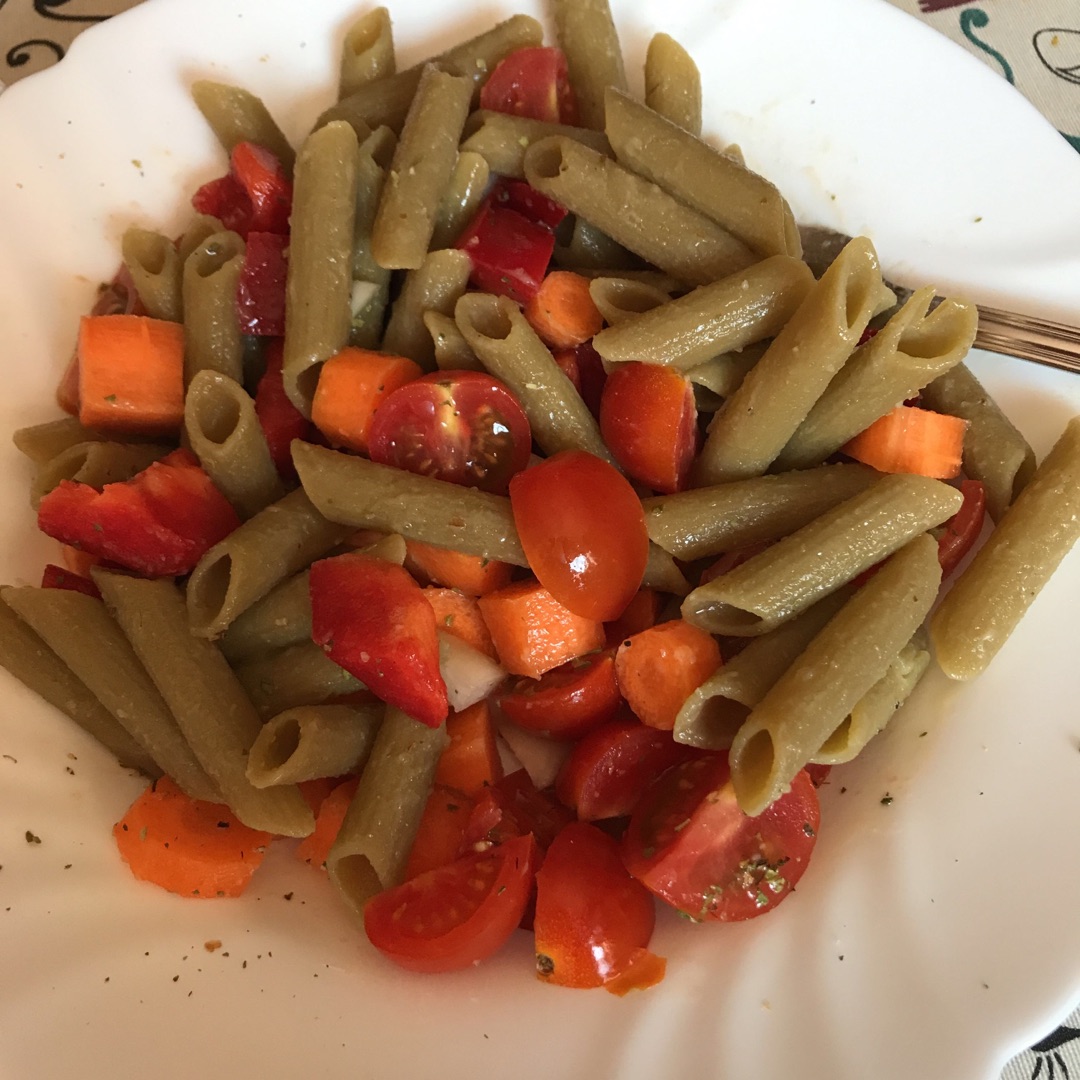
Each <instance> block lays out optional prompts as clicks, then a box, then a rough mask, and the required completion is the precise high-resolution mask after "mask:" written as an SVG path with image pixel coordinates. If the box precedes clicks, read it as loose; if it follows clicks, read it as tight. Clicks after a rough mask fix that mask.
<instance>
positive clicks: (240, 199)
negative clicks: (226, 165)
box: [191, 173, 252, 236]
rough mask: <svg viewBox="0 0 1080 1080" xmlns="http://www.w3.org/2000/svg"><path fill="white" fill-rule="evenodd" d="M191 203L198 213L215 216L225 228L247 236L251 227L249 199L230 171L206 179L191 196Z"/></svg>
mask: <svg viewBox="0 0 1080 1080" xmlns="http://www.w3.org/2000/svg"><path fill="white" fill-rule="evenodd" d="M191 205H192V206H193V207H194V208H195V210H196V211H197V212H198V213H200V214H209V215H210V216H211V217H216V218H217V219H218V220H219V221H220V222H221V224H222V225H224V226H225V228H226V229H230V230H231V231H232V232H235V233H239V234H240V235H241V236H247V234H248V230H249V229H250V228H251V215H252V209H251V199H249V198H248V194H247V192H246V191H245V190H244V187H243V185H242V184H241V183H240V181H239V180H237V179H236V177H235V176H233V175H232V173H226V175H225V176H219V177H218V178H217V179H216V180H208V181H207V182H206V183H205V184H203V186H202V187H201V188H199V190H198V191H196V192H195V194H194V195H192V197H191Z"/></svg>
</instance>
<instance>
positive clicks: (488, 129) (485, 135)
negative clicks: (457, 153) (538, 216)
mask: <svg viewBox="0 0 1080 1080" xmlns="http://www.w3.org/2000/svg"><path fill="white" fill-rule="evenodd" d="M462 134H463V136H464V138H463V141H462V144H461V150H462V153H475V154H479V155H480V156H481V157H482V158H483V159H484V160H485V161H486V162H487V163H488V167H489V168H490V170H491V172H493V173H497V174H498V175H499V176H510V177H513V178H514V179H516V180H524V179H525V151H526V150H528V149H529V147H530V146H532V144H533V143H537V142H539V141H540V140H541V139H546V138H549V137H550V136H552V135H562V136H565V137H566V138H568V139H574V140H575V141H576V142H579V143H582V144H583V145H584V146H588V147H591V148H592V149H593V150H595V151H596V152H597V153H598V154H603V155H604V156H605V157H611V146H610V144H609V143H608V141H607V136H606V135H605V134H604V133H603V132H602V131H592V130H590V129H589V128H580V127H572V126H570V125H568V124H552V123H548V122H547V121H544V120H533V119H532V118H531V117H528V116H512V115H511V114H510V113H501V112H492V111H490V110H488V109H478V110H477V111H476V112H474V113H472V114H471V115H470V116H469V119H468V120H467V121H466V122H465V129H464V131H463V133H462Z"/></svg>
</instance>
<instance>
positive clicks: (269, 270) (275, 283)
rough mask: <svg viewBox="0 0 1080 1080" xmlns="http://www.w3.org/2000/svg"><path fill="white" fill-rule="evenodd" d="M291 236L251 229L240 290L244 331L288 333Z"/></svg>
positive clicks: (267, 334)
mask: <svg viewBox="0 0 1080 1080" xmlns="http://www.w3.org/2000/svg"><path fill="white" fill-rule="evenodd" d="M288 245H289V238H288V237H287V236H282V235H281V234H280V233H270V232H254V231H252V232H249V233H248V238H247V249H246V251H245V253H244V269H243V270H242V271H241V273H240V281H239V283H238V285H237V289H236V310H237V316H238V318H239V320H240V330H241V332H242V333H245V334H258V335H260V336H264V337H280V336H281V335H282V334H284V333H285V271H286V261H285V249H286V248H287V247H288Z"/></svg>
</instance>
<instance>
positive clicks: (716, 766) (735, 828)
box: [622, 753, 820, 922]
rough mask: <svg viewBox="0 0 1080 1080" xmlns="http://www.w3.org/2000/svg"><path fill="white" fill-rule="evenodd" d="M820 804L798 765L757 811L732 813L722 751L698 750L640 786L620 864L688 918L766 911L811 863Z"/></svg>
mask: <svg viewBox="0 0 1080 1080" xmlns="http://www.w3.org/2000/svg"><path fill="white" fill-rule="evenodd" d="M819 820H820V810H819V807H818V799H817V792H816V791H815V789H814V785H813V783H812V782H811V780H810V778H809V776H807V774H806V772H805V770H804V771H802V772H800V773H799V774H798V775H797V776H796V777H795V779H794V780H793V781H792V785H791V789H790V790H789V791H788V792H787V793H786V794H785V795H782V796H781V797H780V798H779V799H777V800H776V802H774V803H773V804H772V805H771V806H769V807H768V809H766V810H765V811H764V812H763V813H761V814H759V815H758V816H757V817H748V816H747V815H746V814H744V813H743V811H742V810H740V809H739V805H738V803H737V802H736V800H735V789H734V787H733V786H732V783H731V770H730V768H729V766H728V759H727V755H726V754H704V753H703V754H700V755H699V756H698V757H696V758H695V759H694V760H692V761H687V762H685V763H683V764H681V765H676V766H675V768H673V769H669V770H668V771H667V772H666V773H664V774H663V775H662V776H661V777H660V778H659V779H658V780H657V781H655V782H654V783H653V784H652V786H651V787H649V789H648V790H647V791H646V792H645V794H644V795H643V796H642V797H641V800H640V801H639V802H638V804H637V807H636V808H635V810H634V813H633V814H632V816H631V818H630V824H629V826H628V827H627V830H626V835H625V836H624V837H623V847H622V852H623V859H624V861H625V863H626V866H627V869H628V870H629V871H630V873H631V874H633V875H634V877H636V878H637V879H638V880H639V881H641V882H642V883H643V884H644V885H646V886H647V887H648V888H649V889H650V890H651V891H652V892H653V893H655V894H656V895H657V896H659V897H660V898H661V899H663V900H666V901H667V902H668V903H669V904H671V905H673V906H674V907H676V908H678V909H679V910H680V911H682V912H685V913H686V914H687V915H689V916H690V917H691V918H694V919H715V920H718V921H720V922H735V921H739V920H742V919H752V918H754V917H755V916H757V915H762V914H764V913H765V912H766V911H771V910H772V909H773V908H774V907H776V905H777V904H779V903H780V902H781V901H782V900H784V898H785V897H786V896H788V895H789V894H790V893H791V892H792V891H793V890H794V887H795V885H796V884H797V883H798V881H799V879H800V878H801V877H802V875H803V872H804V871H805V870H806V867H807V864H808V862H809V861H810V855H811V854H812V852H813V850H814V844H815V842H816V839H817V830H818V822H819Z"/></svg>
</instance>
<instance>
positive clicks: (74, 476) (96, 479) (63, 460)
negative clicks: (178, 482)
mask: <svg viewBox="0 0 1080 1080" xmlns="http://www.w3.org/2000/svg"><path fill="white" fill-rule="evenodd" d="M171 450H172V447H170V446H162V445H161V444H160V443H117V442H85V443H76V444H75V445H74V446H69V447H68V448H67V449H66V450H64V451H63V452H62V453H59V454H57V455H56V457H54V458H52V459H51V460H49V461H46V462H45V463H44V464H43V465H42V466H41V467H40V468H39V469H38V471H37V475H36V476H35V477H34V482H33V484H31V485H30V505H31V506H33V507H34V509H35V510H36V509H37V507H38V505H39V504H40V503H41V500H42V499H43V498H44V497H45V496H46V495H48V493H49V492H50V491H52V490H53V488H55V487H57V486H58V485H59V483H60V481H61V480H74V481H76V483H80V484H89V485H90V486H91V487H93V488H97V489H98V490H99V491H100V490H101V489H102V488H103V487H104V486H105V485H106V484H117V483H120V482H122V481H124V480H130V479H131V478H132V477H133V476H134V475H135V474H136V473H140V472H142V471H143V469H145V468H146V467H147V466H149V465H151V464H153V463H154V462H155V461H158V460H159V459H160V458H163V457H164V456H165V455H166V454H168V453H169V452H170V451H171Z"/></svg>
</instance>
